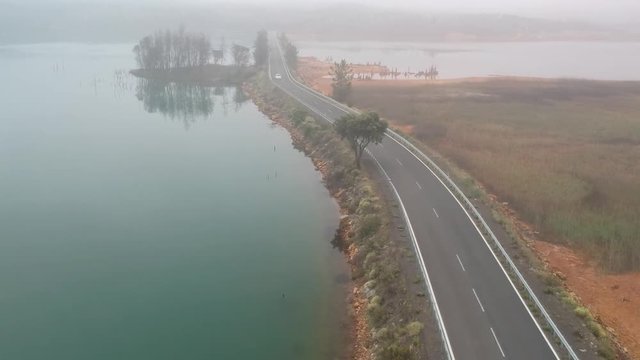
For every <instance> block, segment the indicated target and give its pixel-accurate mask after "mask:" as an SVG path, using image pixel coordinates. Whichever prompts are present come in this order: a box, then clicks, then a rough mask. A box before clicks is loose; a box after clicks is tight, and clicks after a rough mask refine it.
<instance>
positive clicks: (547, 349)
mask: <svg viewBox="0 0 640 360" xmlns="http://www.w3.org/2000/svg"><path fill="white" fill-rule="evenodd" d="M269 40H270V41H269V42H270V44H271V51H270V57H269V62H270V66H269V71H270V74H271V77H272V79H273V82H274V83H275V84H276V85H277V86H278V87H280V88H281V89H283V90H284V91H285V92H287V93H288V94H289V95H291V96H292V97H294V98H295V99H296V100H298V101H299V102H300V103H302V104H303V105H305V106H306V107H307V108H309V110H310V111H312V112H314V113H316V114H318V115H320V116H321V117H323V118H325V119H327V120H328V121H333V120H335V119H337V118H339V117H340V116H343V115H344V114H345V110H343V109H341V108H340V107H339V106H337V105H336V104H334V103H333V102H331V101H329V100H327V99H325V98H323V97H321V96H319V95H317V94H315V93H313V92H311V91H309V90H308V89H304V88H303V87H302V86H301V85H299V84H296V83H295V82H294V81H293V80H292V79H291V78H290V75H289V73H288V72H287V71H286V69H285V63H284V61H283V57H282V55H281V52H280V49H279V47H278V46H276V39H275V37H274V36H271V37H270V39H269ZM275 74H281V76H282V78H281V79H275V78H274V76H275ZM368 150H369V151H370V154H371V156H373V157H374V158H375V159H376V160H377V161H378V163H379V165H380V166H381V167H382V168H383V169H384V171H385V172H386V173H387V174H388V177H389V178H390V181H391V182H392V183H393V185H394V186H395V188H396V189H397V192H398V195H399V197H400V198H401V201H402V203H403V205H404V208H405V210H406V213H407V216H408V218H409V221H410V225H411V227H412V228H413V232H414V234H415V238H416V240H417V244H418V247H419V249H420V253H421V255H422V258H423V260H424V265H425V267H426V271H427V273H428V277H429V279H430V283H431V287H432V289H433V293H434V295H435V299H436V303H437V307H438V309H439V312H440V316H441V318H442V324H443V327H444V330H445V331H444V333H445V344H448V345H449V348H450V351H451V352H452V353H453V356H454V357H455V358H456V359H505V358H506V359H518V360H526V359H532V360H542V359H556V358H558V356H557V355H556V353H555V351H554V350H553V349H552V347H551V345H550V344H549V342H548V340H547V339H546V337H545V335H544V334H543V332H542V330H541V329H540V327H539V326H538V325H537V323H536V322H535V320H534V319H533V317H532V316H531V314H530V312H529V311H528V309H527V308H526V306H525V305H524V303H523V301H522V299H521V298H520V297H519V295H518V294H517V292H516V290H515V288H514V287H513V285H512V284H511V282H510V281H509V279H508V277H507V275H506V274H505V273H504V271H503V270H502V268H501V266H500V265H499V263H498V261H497V259H496V258H495V257H494V255H493V253H492V252H491V251H490V249H489V246H488V244H487V243H485V240H484V239H483V238H482V237H481V236H480V233H479V232H478V230H477V229H476V228H475V226H474V224H473V223H472V221H471V220H470V219H469V217H468V216H467V215H466V213H465V212H464V210H463V209H462V207H461V206H460V205H459V203H458V202H457V200H456V199H455V198H454V197H453V195H452V194H451V193H450V192H449V191H448V190H447V188H445V186H444V185H443V184H442V183H441V182H440V180H439V179H438V178H437V177H435V176H434V175H433V174H432V173H431V172H430V170H429V169H427V168H426V167H425V166H424V164H423V163H422V162H421V161H420V160H419V159H418V158H416V157H415V156H414V155H413V154H412V153H411V152H409V151H408V150H407V149H406V148H404V147H403V146H402V145H400V144H399V143H397V142H396V141H395V140H393V139H392V138H390V137H385V139H384V141H383V142H382V143H381V144H380V145H371V146H369V147H368ZM365 156H367V155H365ZM371 156H370V158H371Z"/></svg>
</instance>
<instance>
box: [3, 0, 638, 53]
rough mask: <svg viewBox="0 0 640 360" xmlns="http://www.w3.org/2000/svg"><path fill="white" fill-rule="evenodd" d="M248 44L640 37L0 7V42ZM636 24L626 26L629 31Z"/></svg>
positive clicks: (232, 14) (206, 11) (262, 11)
mask: <svg viewBox="0 0 640 360" xmlns="http://www.w3.org/2000/svg"><path fill="white" fill-rule="evenodd" d="M180 24H184V25H186V26H187V27H188V28H189V29H190V30H192V31H201V32H205V33H206V34H208V35H211V36H214V37H213V39H215V36H220V35H225V36H227V38H230V39H234V40H235V39H242V40H246V42H250V41H251V40H252V39H253V36H254V35H255V31H256V30H258V29H261V28H265V29H277V30H282V31H286V32H287V33H289V34H291V35H292V36H293V37H294V38H296V37H297V38H305V39H319V40H382V41H398V40H404V41H535V40H640V31H638V30H637V29H638V28H640V26H631V27H622V26H621V27H619V28H617V29H616V28H608V27H604V26H598V25H592V24H588V23H581V22H561V21H551V20H543V19H531V18H524V17H517V16H510V15H479V14H442V13H428V12H427V11H421V12H407V11H395V10H383V9H379V8H373V7H363V6H355V5H331V6H326V7H322V8H317V9H311V8H308V7H307V8H303V7H294V8H290V7H289V8H285V7H282V5H279V6H277V7H265V6H259V5H254V6H249V5H232V4H226V5H219V4H218V5H201V6H195V5H191V6H177V5H171V6H169V5H148V4H147V5H125V4H122V3H120V4H108V3H97V4H86V3H85V4H82V3H77V4H73V5H72V4H70V3H66V4H65V3H63V4H60V3H58V4H48V3H45V4H39V5H38V6H36V5H34V4H24V3H20V2H13V3H11V2H9V3H6V4H3V6H2V11H1V12H0V44H1V43H5V44H6V43H33V42H54V41H55V42H60V41H77V42H134V41H136V40H137V39H139V38H140V37H141V36H143V35H144V34H147V33H149V32H152V31H154V30H156V29H158V28H175V27H177V26H179V25H180ZM634 28H635V29H636V30H635V31H632V30H631V29H634Z"/></svg>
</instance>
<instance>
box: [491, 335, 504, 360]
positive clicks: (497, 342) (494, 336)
mask: <svg viewBox="0 0 640 360" xmlns="http://www.w3.org/2000/svg"><path fill="white" fill-rule="evenodd" d="M489 330H491V334H493V339H494V340H495V341H496V344H497V345H498V349H500V354H502V357H506V356H505V355H504V351H502V346H500V341H498V337H497V336H496V332H495V331H493V328H489Z"/></svg>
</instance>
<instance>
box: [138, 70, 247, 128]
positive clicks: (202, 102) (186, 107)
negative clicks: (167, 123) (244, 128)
mask: <svg viewBox="0 0 640 360" xmlns="http://www.w3.org/2000/svg"><path fill="white" fill-rule="evenodd" d="M229 91H233V95H232V100H233V103H234V110H235V111H238V110H239V109H240V107H242V104H243V103H245V102H246V101H247V100H248V97H247V96H246V95H245V94H244V92H243V91H242V89H240V88H235V89H234V88H226V87H215V88H212V87H206V86H195V85H186V84H177V83H168V82H163V81H157V80H147V79H139V80H138V85H137V88H136V97H137V98H138V100H140V101H142V103H143V106H144V109H145V110H146V111H147V112H150V113H157V112H159V113H162V114H163V115H164V116H166V117H169V118H171V119H172V120H173V119H177V120H181V121H182V122H183V123H184V125H185V127H187V128H188V127H189V126H190V125H191V124H193V123H194V122H196V121H197V120H199V119H207V118H210V117H212V116H213V111H214V108H215V105H216V100H217V101H220V104H221V105H222V107H223V111H224V113H225V114H226V112H227V107H228V100H227V98H228V96H227V93H228V92H229Z"/></svg>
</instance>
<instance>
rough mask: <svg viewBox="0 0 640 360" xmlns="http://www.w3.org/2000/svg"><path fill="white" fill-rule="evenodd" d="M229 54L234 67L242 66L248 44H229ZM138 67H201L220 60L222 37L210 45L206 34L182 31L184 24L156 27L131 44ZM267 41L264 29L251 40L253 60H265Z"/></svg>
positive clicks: (247, 61)
mask: <svg viewBox="0 0 640 360" xmlns="http://www.w3.org/2000/svg"><path fill="white" fill-rule="evenodd" d="M230 50H231V57H232V59H233V64H234V65H235V66H236V67H241V68H242V67H246V66H248V65H249V64H250V61H251V49H250V48H249V47H246V46H243V45H240V44H236V43H234V44H232V45H231V49H230ZM133 52H134V54H135V58H136V62H137V63H138V66H139V68H141V69H145V70H174V69H180V68H193V67H202V66H205V65H209V64H211V63H212V62H213V64H216V65H218V64H221V63H223V61H224V58H225V54H226V48H225V42H224V38H222V40H221V42H220V46H219V48H218V49H214V48H213V47H212V45H211V41H210V39H209V37H208V36H206V35H204V34H201V33H189V32H186V31H185V29H184V27H180V28H179V29H178V31H171V30H165V31H156V32H155V33H154V34H152V35H148V36H145V37H144V38H142V40H140V41H139V42H138V44H136V45H135V46H134V48H133ZM268 53H269V45H268V38H267V32H266V31H264V30H261V31H259V32H258V35H257V37H256V40H255V42H254V52H253V57H254V63H255V65H256V66H264V65H265V64H266V63H267V58H268Z"/></svg>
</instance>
